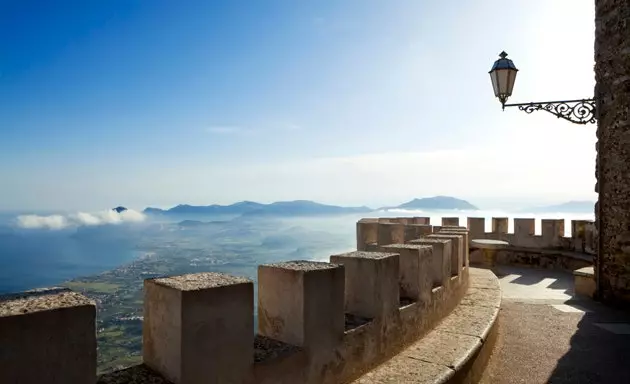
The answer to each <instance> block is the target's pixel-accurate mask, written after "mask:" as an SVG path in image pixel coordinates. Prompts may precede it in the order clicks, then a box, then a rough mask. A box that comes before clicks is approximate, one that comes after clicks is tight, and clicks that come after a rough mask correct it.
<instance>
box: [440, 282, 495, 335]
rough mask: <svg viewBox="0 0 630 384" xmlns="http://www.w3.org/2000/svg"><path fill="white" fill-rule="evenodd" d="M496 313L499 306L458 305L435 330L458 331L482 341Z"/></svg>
mask: <svg viewBox="0 0 630 384" xmlns="http://www.w3.org/2000/svg"><path fill="white" fill-rule="evenodd" d="M495 291H496V292H495V294H496V295H499V296H500V295H501V291H500V290H495ZM498 314H499V308H496V307H487V306H469V305H460V306H458V307H457V308H455V310H454V311H453V313H452V314H451V315H449V316H448V317H447V318H446V319H444V320H443V321H442V322H441V323H440V325H438V326H437V327H435V331H438V332H440V331H441V332H458V333H461V334H464V335H469V336H476V337H478V338H480V339H481V340H482V341H483V340H485V339H486V337H487V336H488V334H489V333H490V329H491V328H492V326H493V325H494V320H495V318H496V317H497V316H498Z"/></svg>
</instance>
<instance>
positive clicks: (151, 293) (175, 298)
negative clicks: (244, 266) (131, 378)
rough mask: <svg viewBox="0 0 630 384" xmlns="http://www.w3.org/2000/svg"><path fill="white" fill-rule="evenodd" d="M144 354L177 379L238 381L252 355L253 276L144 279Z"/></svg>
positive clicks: (192, 382)
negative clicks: (250, 277) (251, 278)
mask: <svg viewBox="0 0 630 384" xmlns="http://www.w3.org/2000/svg"><path fill="white" fill-rule="evenodd" d="M144 295H145V296H144V324H143V328H142V330H143V340H142V342H143V359H144V363H145V364H146V365H147V366H149V367H150V368H152V369H154V370H155V371H157V372H159V373H160V374H162V375H163V376H164V377H165V378H167V379H169V380H171V381H172V382H174V383H175V384H179V383H182V384H196V383H226V382H227V383H240V382H243V381H245V380H246V379H247V377H248V375H249V374H250V373H251V366H252V364H253V359H254V349H253V348H254V332H253V328H254V319H253V313H252V312H253V309H254V305H253V304H254V286H253V283H252V282H251V280H249V279H246V278H243V277H235V276H230V275H225V274H221V273H214V272H205V273H196V274H189V275H181V276H171V277H164V278H155V279H147V280H145V281H144Z"/></svg>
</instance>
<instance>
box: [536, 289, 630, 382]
mask: <svg viewBox="0 0 630 384" xmlns="http://www.w3.org/2000/svg"><path fill="white" fill-rule="evenodd" d="M565 304H566V305H569V306H572V305H575V306H576V307H578V308H580V309H582V310H587V311H590V312H586V313H584V315H583V317H582V319H581V320H580V321H579V323H578V325H577V331H576V332H575V333H574V334H573V336H572V337H571V339H570V340H569V344H570V346H569V351H568V352H567V353H566V354H565V355H564V356H562V357H561V358H560V359H559V360H558V362H557V365H556V367H555V369H554V370H553V372H552V374H551V375H550V377H549V380H548V383H553V384H556V383H563V384H564V383H572V384H573V383H577V384H580V383H611V384H616V383H619V384H621V383H630V334H615V333H613V332H610V331H608V330H605V329H603V328H601V327H599V326H597V325H596V324H602V323H604V324H609V323H614V324H616V327H619V326H621V328H625V326H624V325H623V324H627V328H628V329H627V331H628V332H630V312H626V311H621V310H616V309H613V308H609V307H606V306H604V305H603V304H600V303H597V302H594V301H590V300H579V299H574V300H570V301H568V302H566V303H565ZM613 327H615V326H613ZM622 330H623V329H622Z"/></svg>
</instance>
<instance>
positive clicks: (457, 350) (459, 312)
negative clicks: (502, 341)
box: [353, 268, 501, 384]
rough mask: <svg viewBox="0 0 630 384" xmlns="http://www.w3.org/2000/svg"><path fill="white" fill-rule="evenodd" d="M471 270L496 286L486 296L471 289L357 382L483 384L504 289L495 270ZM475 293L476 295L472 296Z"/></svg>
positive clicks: (471, 277)
mask: <svg viewBox="0 0 630 384" xmlns="http://www.w3.org/2000/svg"><path fill="white" fill-rule="evenodd" d="M467 270H469V271H470V279H471V280H470V281H471V282H475V281H476V280H483V281H484V282H485V281H486V280H494V286H495V287H496V288H493V289H485V291H487V293H488V295H484V296H479V295H478V294H477V290H475V291H473V292H472V293H471V292H470V290H469V292H468V293H466V295H465V296H464V299H463V300H462V302H461V304H460V305H459V307H457V308H456V309H455V310H454V311H453V312H451V314H450V315H448V316H447V317H446V318H445V319H444V320H443V321H442V323H441V324H440V325H439V326H438V327H436V328H434V329H433V330H432V331H431V332H429V333H428V334H427V335H426V336H424V337H423V338H422V339H419V340H417V341H415V342H413V343H411V344H410V345H409V346H408V347H407V348H405V349H404V350H403V351H402V352H401V353H399V354H398V355H396V356H395V357H394V358H392V359H391V360H389V361H387V362H385V363H383V364H381V365H380V366H378V367H377V368H376V369H374V370H373V371H371V372H369V373H366V374H365V375H364V376H362V377H361V378H359V379H357V380H355V381H354V382H353V384H373V383H376V384H378V383H391V384H394V383H396V384H397V383H409V384H411V383H476V382H478V381H479V378H480V377H481V374H482V372H483V368H484V367H485V365H486V363H487V361H488V358H489V356H490V353H491V351H492V348H493V346H494V343H495V341H496V334H497V328H498V327H497V326H496V325H497V322H496V320H497V313H498V306H496V305H495V304H496V302H497V301H499V302H500V300H501V290H500V289H499V282H498V279H497V278H496V276H494V274H492V272H490V271H486V270H479V269H476V268H469V269H467ZM471 296H475V297H476V299H471V300H467V298H470V297H471ZM462 308H463V309H462ZM477 334H479V336H478V335H477ZM482 337H485V339H482Z"/></svg>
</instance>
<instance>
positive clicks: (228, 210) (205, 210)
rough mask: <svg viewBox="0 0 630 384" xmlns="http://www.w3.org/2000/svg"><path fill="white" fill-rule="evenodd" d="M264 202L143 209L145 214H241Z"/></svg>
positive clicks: (262, 205) (182, 205)
mask: <svg viewBox="0 0 630 384" xmlns="http://www.w3.org/2000/svg"><path fill="white" fill-rule="evenodd" d="M264 206H265V204H260V203H254V202H252V201H241V202H239V203H235V204H231V205H218V204H212V205H201V206H200V205H188V204H180V205H178V206H176V207H173V208H170V209H160V208H152V207H148V208H146V209H145V210H144V213H145V214H149V215H163V214H177V215H242V214H243V213H245V212H249V211H254V210H257V209H260V208H261V207H264Z"/></svg>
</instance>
